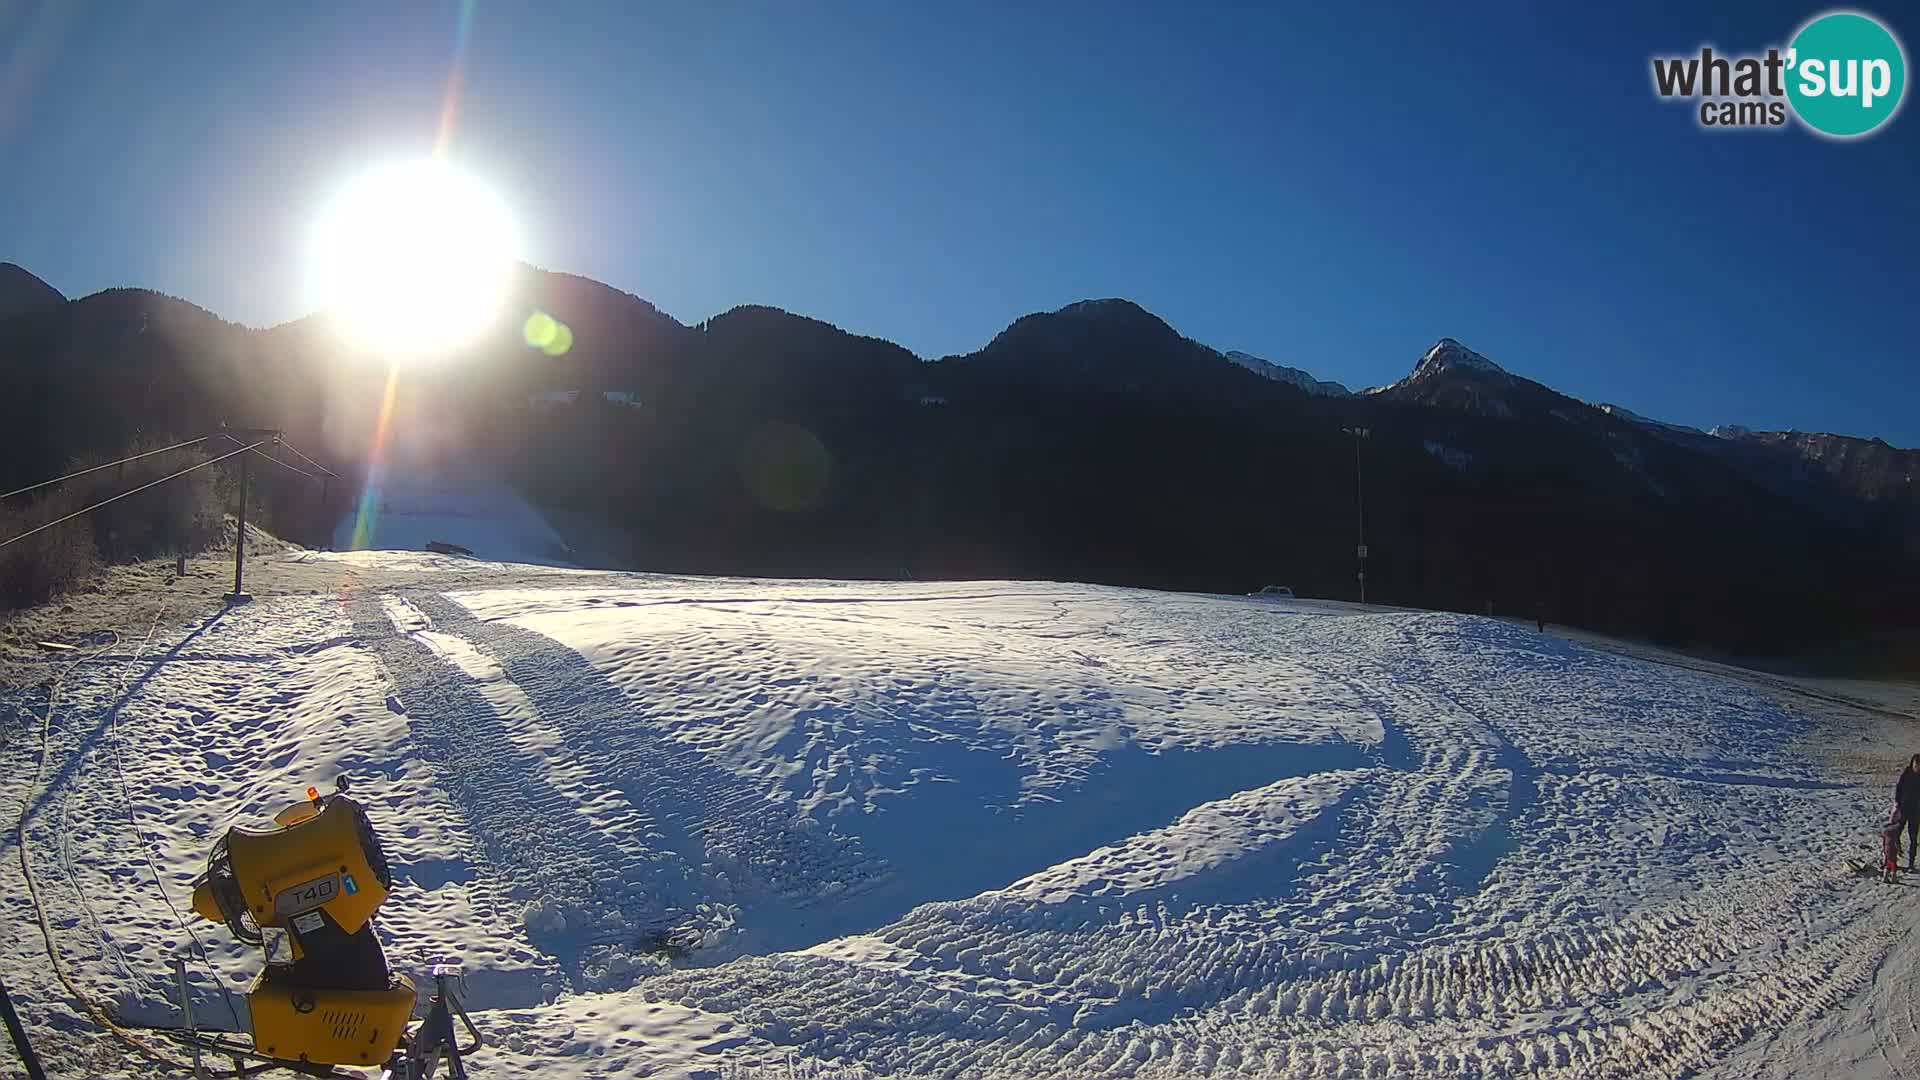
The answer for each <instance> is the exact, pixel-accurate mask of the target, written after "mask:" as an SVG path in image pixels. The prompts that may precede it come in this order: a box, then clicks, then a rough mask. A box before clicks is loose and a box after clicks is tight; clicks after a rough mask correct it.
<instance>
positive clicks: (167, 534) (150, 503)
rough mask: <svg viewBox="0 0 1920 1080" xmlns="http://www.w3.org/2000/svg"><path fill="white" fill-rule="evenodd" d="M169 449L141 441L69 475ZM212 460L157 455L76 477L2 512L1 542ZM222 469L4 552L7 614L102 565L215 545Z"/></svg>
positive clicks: (76, 466)
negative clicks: (219, 473) (217, 474)
mask: <svg viewBox="0 0 1920 1080" xmlns="http://www.w3.org/2000/svg"><path fill="white" fill-rule="evenodd" d="M166 445H169V441H160V440H153V439H142V440H138V441H136V442H135V443H134V444H133V445H131V446H129V447H127V448H126V449H124V450H121V451H119V452H117V453H115V454H113V455H111V456H98V457H94V458H91V459H89V458H76V459H74V460H72V461H70V462H68V463H67V468H66V471H67V472H69V473H73V472H78V471H80V470H81V469H86V468H91V467H92V466H95V465H101V464H105V463H106V462H108V461H117V460H119V459H120V458H123V457H127V456H129V455H132V454H139V453H143V452H145V451H148V450H157V449H159V448H160V447H162V446H166ZM206 457H207V455H206V454H205V453H203V452H202V451H200V450H197V449H195V450H182V451H180V452H178V453H172V454H156V455H154V456H153V457H150V458H147V459H145V460H142V461H135V462H131V463H129V464H127V465H124V466H120V467H116V468H112V469H102V470H100V471H99V472H97V473H93V474H91V475H88V476H84V477H80V478H78V479H76V480H72V481H70V482H68V483H66V484H62V485H60V486H59V487H56V488H53V489H52V493H51V494H49V495H46V496H43V497H42V498H40V499H38V500H36V501H34V502H31V503H27V504H25V505H14V506H10V507H0V540H4V539H6V538H7V537H11V536H18V535H20V534H22V533H25V532H26V531H27V530H29V529H32V528H34V527H35V526H38V525H42V524H45V523H46V522H49V521H52V520H54V519H56V518H60V517H64V516H65V515H67V514H71V513H73V512H74V511H76V510H79V509H81V508H82V507H86V506H92V505H94V504H96V503H99V502H100V501H102V500H104V499H108V498H111V497H113V496H114V495H118V494H119V493H121V492H123V491H132V490H134V489H135V488H138V487H140V486H141V485H143V484H148V483H152V482H153V481H155V480H159V479H160V478H162V477H165V476H169V475H171V474H173V473H176V472H179V471H180V470H181V469H184V468H186V467H188V466H189V465H192V464H195V463H197V462H200V461H204V460H206ZM215 472H216V470H215V469H200V470H197V471H195V472H191V473H188V474H187V475H185V476H181V477H177V478H175V479H172V480H168V481H167V482H166V483H163V484H159V485H158V486H156V487H153V488H150V489H148V490H146V491H142V492H140V493H139V494H138V495H131V496H128V497H127V498H124V499H121V500H119V501H118V502H114V503H111V504H109V505H107V506H103V507H101V508H100V509H98V510H95V511H93V512H92V513H89V514H87V515H86V516H84V517H80V518H76V519H74V520H73V521H70V522H67V523H65V524H63V525H56V526H54V527H53V528H51V529H48V530H46V531H45V532H42V533H39V534H37V535H34V536H31V537H28V538H27V539H25V540H21V541H19V542H17V543H14V544H10V545H8V546H7V547H4V548H0V609H8V608H23V607H32V606H34V605H35V604H44V603H46V602H47V601H48V600H51V599H53V598H54V597H56V596H58V595H60V594H61V593H63V592H67V591H70V590H72V589H73V588H74V587H76V586H77V585H79V584H80V583H81V582H83V581H85V580H86V579H88V578H89V577H92V576H93V575H94V574H95V573H97V572H98V571H99V569H100V567H101V566H102V565H103V564H107V563H119V562H127V561H131V560H136V559H150V558H154V557H157V556H163V555H173V554H176V553H179V552H191V551H198V550H200V549H202V548H205V547H207V546H208V545H209V544H212V543H214V542H216V541H217V540H218V539H219V537H220V528H221V522H222V517H221V490H220V488H221V486H222V478H220V477H217V476H215V475H214V474H215Z"/></svg>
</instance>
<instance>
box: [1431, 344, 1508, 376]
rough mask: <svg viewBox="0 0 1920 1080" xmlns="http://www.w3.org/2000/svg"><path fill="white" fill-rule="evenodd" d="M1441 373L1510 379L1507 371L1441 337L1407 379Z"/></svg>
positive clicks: (1470, 350) (1460, 345)
mask: <svg viewBox="0 0 1920 1080" xmlns="http://www.w3.org/2000/svg"><path fill="white" fill-rule="evenodd" d="M1443 371H1465V372H1471V373H1473V374H1476V375H1497V376H1499V377H1501V378H1512V376H1511V375H1509V374H1508V373H1507V369H1505V368H1503V367H1501V366H1500V365H1499V364H1496V363H1494V362H1493V361H1491V360H1489V359H1487V358H1486V357H1484V356H1481V355H1480V354H1479V353H1477V352H1474V351H1473V350H1472V349H1469V348H1467V347H1466V346H1465V345H1462V344H1460V343H1459V342H1458V341H1455V340H1454V339H1452V338H1450V337H1443V338H1441V339H1440V340H1439V341H1436V342H1434V343H1433V348H1431V349H1428V350H1427V352H1426V355H1424V356H1422V357H1421V358H1420V362H1419V363H1418V364H1415V365H1414V367H1413V374H1412V375H1411V376H1409V377H1410V378H1415V379H1418V378H1422V377H1424V376H1428V375H1437V374H1439V373H1440V372H1443Z"/></svg>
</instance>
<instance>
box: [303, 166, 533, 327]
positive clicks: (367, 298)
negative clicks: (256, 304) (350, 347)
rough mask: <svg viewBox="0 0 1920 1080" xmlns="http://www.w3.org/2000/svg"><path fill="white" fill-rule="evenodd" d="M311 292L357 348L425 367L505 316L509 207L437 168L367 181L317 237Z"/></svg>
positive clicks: (511, 233) (334, 210)
mask: <svg viewBox="0 0 1920 1080" xmlns="http://www.w3.org/2000/svg"><path fill="white" fill-rule="evenodd" d="M312 249H313V263H312V275H313V289H314V293H315V299H316V300H317V301H318V303H319V306H320V307H322V308H323V309H325V310H327V311H330V312H331V313H332V314H333V316H334V318H335V319H336V320H337V321H338V323H339V325H340V329H341V331H342V332H343V333H344V334H345V335H346V336H347V337H348V339H350V340H351V341H352V342H354V343H355V344H356V345H359V346H361V347H364V348H367V349H371V350H375V351H379V352H382V353H386V354H389V355H392V356H395V357H407V358H425V357H431V356H433V355H435V354H438V353H441V352H444V351H445V350H447V349H451V348H454V347H456V346H459V345H461V344H464V343H466V342H468V341H471V340H472V339H473V338H474V337H475V336H476V335H478V334H479V333H480V332H481V331H482V330H485V329H486V328H487V327H488V325H489V324H491V323H492V322H493V321H494V320H495V319H496V318H497V317H498V316H499V315H500V308H501V305H502V304H503V302H504V301H505V299H506V294H507V290H508V288H509V286H510V285H511V283H512V277H513V268H514V260H515V259H516V258H517V257H518V254H519V252H518V236H517V234H516V230H515V228H514V223H513V216H512V214H511V213H510V212H509V211H508V209H507V206H506V203H505V202H503V201H501V199H500V198H499V196H497V195H495V194H494V193H493V192H492V191H490V190H488V189H487V188H486V187H485V186H484V185H482V184H481V183H479V182H478V181H476V180H475V179H473V178H472V177H470V176H468V175H466V174H464V173H462V172H460V171H458V170H456V169H454V168H452V167H450V166H448V165H447V164H445V163H443V162H440V161H437V160H427V161H419V162H408V163H405V164H399V165H392V166H388V167H386V168H382V169H378V170H375V171H372V172H369V173H366V174H364V175H362V176H360V177H358V178H356V179H355V180H353V181H352V182H351V183H349V184H347V185H346V186H345V187H344V188H342V189H341V190H340V191H339V193H338V194H336V195H335V196H334V197H333V199H332V200H331V201H330V202H328V203H327V205H326V207H325V208H324V209H323V210H322V211H321V213H320V216H319V218H318V219H317V220H316V221H315V224H314V231H313V244H312Z"/></svg>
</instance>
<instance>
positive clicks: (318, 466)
mask: <svg viewBox="0 0 1920 1080" xmlns="http://www.w3.org/2000/svg"><path fill="white" fill-rule="evenodd" d="M280 447H281V449H283V450H285V451H286V452H287V453H289V454H292V455H293V456H294V457H297V458H299V459H300V460H301V461H304V462H306V463H307V464H309V465H311V466H313V467H314V468H315V469H318V470H320V472H322V473H324V474H325V475H327V476H331V477H333V478H334V479H335V480H338V479H340V474H339V473H337V472H334V471H333V470H332V469H329V468H327V467H326V466H325V465H322V464H320V463H319V462H317V461H315V460H313V459H312V458H310V457H308V456H307V455H305V454H303V453H301V452H300V451H298V450H296V449H294V447H293V444H292V443H290V442H288V441H287V440H285V439H281V440H280Z"/></svg>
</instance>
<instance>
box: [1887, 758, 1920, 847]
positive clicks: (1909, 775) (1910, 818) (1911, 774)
mask: <svg viewBox="0 0 1920 1080" xmlns="http://www.w3.org/2000/svg"><path fill="white" fill-rule="evenodd" d="M1893 803H1894V805H1895V806H1898V807H1899V808H1900V816H1901V817H1902V818H1904V819H1906V823H1907V869H1908V870H1912V869H1913V856H1914V851H1915V849H1916V846H1920V754H1915V755H1913V757H1912V758H1910V759H1908V761H1907V768H1906V771H1904V772H1902V773H1901V774H1900V781H1899V783H1897V784H1895V785H1894V786H1893Z"/></svg>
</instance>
